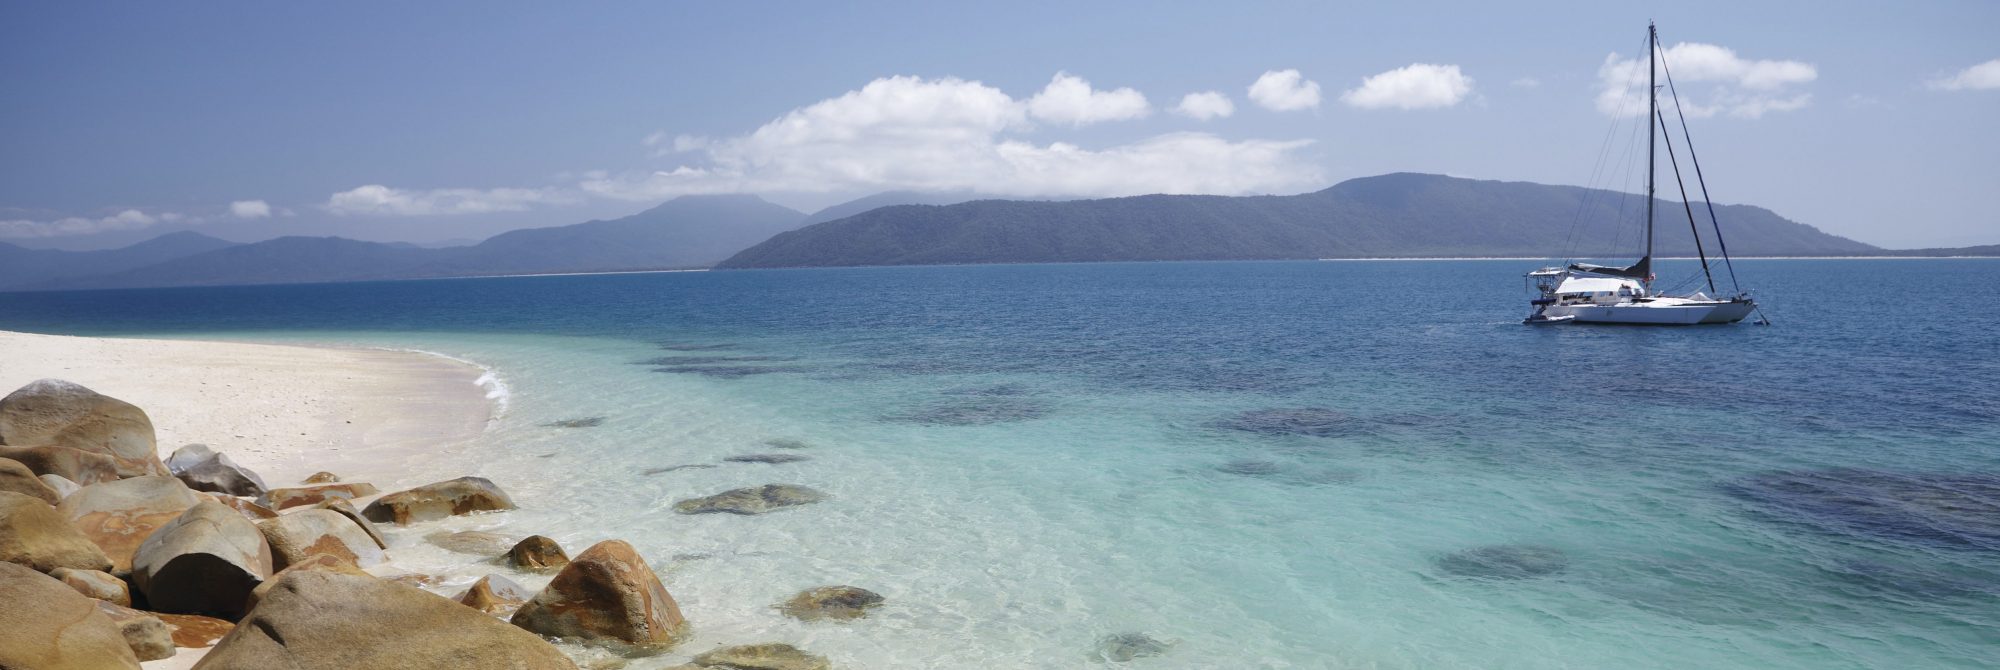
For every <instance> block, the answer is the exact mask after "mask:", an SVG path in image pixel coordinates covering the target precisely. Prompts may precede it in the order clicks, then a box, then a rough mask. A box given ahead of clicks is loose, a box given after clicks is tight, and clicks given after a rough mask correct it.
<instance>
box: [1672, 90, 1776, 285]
mask: <svg viewBox="0 0 2000 670" xmlns="http://www.w3.org/2000/svg"><path fill="white" fill-rule="evenodd" d="M1660 72H1661V73H1663V74H1665V75H1667V91H1668V92H1670V93H1672V94H1673V96H1674V115H1675V116H1677V117H1679V118H1680V121H1681V139H1682V140H1685V141H1686V142H1687V147H1688V160H1689V161H1692V162H1693V163H1694V183H1695V184H1696V185H1698V186H1700V187H1701V204H1702V205H1703V206H1705V207H1707V208H1708V225H1709V227H1710V228H1713V229H1715V244H1716V246H1717V247H1718V248H1720V249H1721V250H1722V266H1723V267H1725V268H1728V269H1729V286H1730V288H1731V289H1733V290H1734V291H1735V292H1736V294H1737V295H1742V294H1743V285H1742V284H1740V283H1738V282H1737V281H1736V262H1735V261H1732V260H1730V258H1729V242H1727V241H1725V240H1723V239H1722V220H1721V219H1718V218H1715V198H1711V197H1709V196H1708V180H1707V179H1704V178H1703V177H1702V176H1701V156H1698V155H1696V154H1695V152H1694V135H1693V134H1692V133H1689V132H1688V119H1687V112H1683V111H1681V92H1680V90H1679V89H1676V88H1674V71H1673V70H1672V69H1671V68H1668V67H1667V55H1666V53H1664V52H1662V53H1661V54H1660ZM1758 316H1763V314H1762V313H1761V312H1760V313H1759V314H1758ZM1767 321H1768V320H1767Z"/></svg>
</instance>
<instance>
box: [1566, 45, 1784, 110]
mask: <svg viewBox="0 0 2000 670" xmlns="http://www.w3.org/2000/svg"><path fill="white" fill-rule="evenodd" d="M1661 55H1662V57H1663V59H1664V61H1665V62H1664V63H1663V64H1662V66H1661V71H1660V85H1662V86H1664V85H1666V73H1667V72H1672V73H1673V77H1674V83H1675V84H1677V85H1683V86H1686V87H1685V88H1683V89H1682V90H1681V91H1680V94H1681V108H1682V109H1683V110H1684V111H1685V112H1687V115H1688V116H1693V117H1708V116H1715V115H1717V114H1727V115H1729V116H1734V117H1739V118H1747V119H1755V118H1759V117H1762V116H1763V115H1765V114H1767V113H1770V112H1788V111H1793V110H1797V109H1800V108H1803V107H1805V106H1807V105H1809V104H1811V103H1812V94H1810V93H1805V92H1800V91H1798V90H1796V89H1797V87H1799V86H1802V85H1804V84H1807V83H1810V82H1812V81H1813V80H1815V79H1818V78H1819V69H1818V68H1816V67H1814V66H1813V65H1812V64H1811V63H1803V62H1799V61H1795V60H1751V59H1747V58H1743V57H1741V56H1738V55H1736V52H1735V51H1733V50H1730V49H1728V48H1724V47H1720V46H1716V45H1713V44H1701V43H1695V42H1683V43H1680V44H1676V45H1674V46H1672V47H1670V48H1667V49H1664V50H1663V51H1662V54H1661ZM1645 67H1646V57H1645V56H1638V57H1635V58H1625V57H1622V56H1619V55H1618V54H1615V53H1614V54H1611V55H1608V56H1605V57H1604V63H1603V65H1601V66H1599V67H1598V69H1597V79H1598V85H1599V89H1598V94H1597V109H1598V111H1601V112H1603V113H1605V114H1611V115H1614V116H1635V115H1643V114H1645V113H1646V71H1645ZM1663 102H1664V100H1663Z"/></svg>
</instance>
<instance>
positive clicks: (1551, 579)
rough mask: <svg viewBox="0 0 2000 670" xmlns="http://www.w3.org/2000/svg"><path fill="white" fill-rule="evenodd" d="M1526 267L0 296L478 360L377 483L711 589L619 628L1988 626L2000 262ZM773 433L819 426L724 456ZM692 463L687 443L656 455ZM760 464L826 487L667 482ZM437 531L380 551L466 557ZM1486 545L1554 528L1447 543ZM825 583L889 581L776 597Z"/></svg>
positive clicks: (53, 308)
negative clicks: (435, 489) (1710, 278)
mask: <svg viewBox="0 0 2000 670" xmlns="http://www.w3.org/2000/svg"><path fill="white" fill-rule="evenodd" d="M1530 265H1532V263H1527V262H1518V261H1435V262H1320V263H1312V262H1305V263H1155V264H1109V265H1063V266H985V267H950V268H884V269H847V270H795V271H748V272H714V273H680V274H651V275H610V276H576V277H542V278H507V279H479V280H443V281H412V282H383V283H361V284H338V285H304V286H275V287H234V288H204V289H169V290H144V291H101V292H77V293H50V294H0V328H7V329H15V330H28V331H37V332H59V333H72V334H115V335H146V336H155V337H160V336H168V337H203V338H234V339H248V340H262V341H307V342H338V343H359V344H367V345H379V346H395V347H410V348H418V349H424V350H430V351H437V352H441V353H445V354H449V355H452V356H458V357H462V358H466V359H470V360H474V361H478V362H480V363H482V364H484V365H487V366H489V367H491V368H493V369H494V370H495V371H496V372H497V374H498V375H499V376H500V377H501V378H503V379H504V380H505V383H506V385H507V388H508V389H509V390H510V392H511V398H510V401H509V406H508V409H507V411H506V413H505V414H504V415H503V416H502V417H501V418H500V420H499V421H498V422H496V424H495V426H494V427H493V428H492V430H491V431H490V432H489V434H488V435H487V436H486V437H485V438H484V439H483V440H482V441H481V443H480V444H479V445H478V446H477V447H476V448H475V450H474V451H475V452H476V453H474V454H472V457H471V458H469V459H468V458H462V457H455V458H450V459H446V458H437V459H431V460H428V461H425V462H420V463H416V464H412V465H411V467H410V476H409V479H410V481H408V482H399V484H400V483H411V484H413V483H421V481H424V480H431V479H439V478H444V477H449V476H456V475H460V474H468V473H476V474H482V475H486V476H489V477H491V478H493V479H495V480H497V481H499V482H500V483H502V485H503V486H505V487H506V488H507V489H509V491H510V492H512V493H513V494H514V496H515V498H516V499H517V500H518V501H519V502H521V503H522V505H523V510H521V511H519V512H515V513H509V514H505V515H496V516H487V517H479V518H476V519H459V520H454V521H452V522H449V523H447V524H445V526H447V527H451V528H493V529H499V530H503V531H507V532H512V533H516V534H525V533H534V532H538V533H544V534H548V535H551V536H553V537H555V538H557V539H558V540H560V541H562V542H563V543H564V545H565V546H568V547H571V548H572V550H574V549H577V548H580V547H582V546H584V545H587V544H589V543H590V542H594V541H596V540H600V539H606V538H614V537H615V538H622V539H626V540H629V541H631V542H633V543H634V544H635V545H637V546H638V547H639V548H640V549H641V550H642V551H643V552H644V553H645V554H646V556H648V557H649V559H651V560H652V562H653V563H654V565H655V567H656V568H657V569H659V570H660V572H661V573H662V574H663V576H664V577H665V578H666V580H667V582H668V587H669V588H670V589H671V590H672V591H673V593H674V595H675V597H676V598H677V599H679V601H680V603H681V606H682V608H683V610H684V611H685V612H686V613H687V616H688V618H689V620H690V621H691V622H692V624H693V625H694V627H695V630H696V638H695V639H694V640H693V641H692V642H690V643H688V644H687V645H685V646H683V647H682V648H681V649H680V650H679V651H677V652H676V653H674V654H669V655H666V656H661V657H657V658H652V659H645V660H642V661H641V662H640V663H639V664H638V666H639V667H653V666H665V665H670V664H672V663H674V662H677V661H678V660H680V659H684V658H685V657H686V654H687V653H691V652H695V651H700V650H702V649H706V648H709V647H712V646H714V645H718V644H739V643H750V642H761V641H786V642H792V643H795V644H799V645H801V646H804V647H806V648H808V649H811V650H813V651H816V652H819V653H823V654H826V655H828V656H830V657H832V659H833V660H834V661H835V663H836V665H838V666H842V667H859V668H967V667H995V668H1063V667H1089V666H1092V665H1097V664H1098V662H1096V661H1092V660H1091V659H1090V654H1091V652H1092V651H1093V650H1094V649H1095V648H1096V646H1097V644H1098V640H1099V639H1100V638H1102V637H1104V636H1107V635H1113V634H1118V633H1125V632H1141V633H1145V634H1147V635H1150V636H1151V637H1153V638H1156V639H1158V640H1161V641H1163V642H1166V643H1168V648H1167V650H1166V652H1165V653H1164V654H1161V655H1159V656H1155V657H1149V658H1140V659H1137V660H1134V661H1131V662H1130V663H1129V667H1146V668H1216V667H1230V668H1239V667H1241V668H1326V667H1331V668H1437V667H1483V668H1556V667H1573V668H1613V667H1616V668H1653V667H1661V668H1668V667H1671V668H1683V667H1703V668H1730V667H1743V668H1850V667H1877V668H1917V667H1925V668H1947V667H1990V666H1992V665H1994V664H1995V663H1996V662H2000V293H1996V292H1994V291H1991V290H1990V289H1992V288H1993V287H1996V286H2000V262H1995V261H1981V260H1896V261H1886V260H1865V261H1858V260H1849V261H1817V260H1784V261H1779V260H1759V261H1743V262H1739V265H1738V269H1739V270H1740V271H1741V272H1742V273H1743V274H1744V275H1745V276H1746V279H1754V280H1755V282H1756V285H1757V287H1758V288H1759V289H1760V290H1759V295H1760V297H1762V298H1763V299H1764V301H1765V302H1766V303H1767V304H1768V305H1769V308H1768V312H1769V314H1770V316H1771V317H1772V319H1773V320H1774V321H1775V322H1776V325H1775V326H1772V327H1759V326H1753V325H1749V324H1741V325H1736V326H1722V327H1698V328H1682V329H1656V328H1615V327H1597V328H1592V327H1572V326H1562V327H1541V328H1536V327H1526V326H1522V325H1520V324H1519V322H1518V321H1519V319H1520V317H1521V316H1522V315H1523V314H1525V312H1526V302H1525V301H1526V297H1527V296H1526V294H1525V292H1524V291H1523V289H1522V281H1521V278H1520V274H1521V273H1522V272H1523V271H1525V270H1526V269H1529V267H1528V266H1530ZM1687 270H1688V268H1686V267H1671V268H1669V271H1665V272H1663V273H1662V274H1663V275H1672V274H1674V273H1676V272H1680V273H1684V272H1686V271H1687ZM663 357H683V358H682V359H674V360H667V361H657V362H653V363H643V364H642V363H641V361H648V360H649V359H656V358H663ZM707 357H729V358H735V359H747V360H721V361H717V360H698V359H702V358H707ZM1273 410H1278V411H1273ZM1294 410H1296V411H1294ZM1246 413H1248V414H1246ZM593 416H602V417H604V418H605V420H604V423H603V424H602V425H600V426H597V427H591V428H552V427H546V426H544V425H543V424H546V423H548V422H551V421H556V420H561V419H573V418H582V417H593ZM773 439H780V440H797V441H799V442H803V443H804V444H805V445H807V446H806V448H804V449H797V450H785V449H780V448H777V447H774V446H772V445H771V444H769V443H768V441H769V440H773ZM794 446H795V445H794ZM773 452H782V453H797V454H801V455H806V456H809V457H811V460H808V461H804V462H798V463H789V464H780V465H763V464H738V463H722V462H721V461H720V459H722V458H723V457H725V456H730V455H739V454H752V453H773ZM687 464H699V465H716V466H717V467H713V468H698V469H681V470H673V471H668V472H657V473H654V474H647V473H648V471H652V470H656V469H660V468H666V467H671V466H676V465H687ZM771 482H778V483H793V484H802V485H807V486H812V487H815V488H818V489H821V490H823V491H826V492H828V493H830V494H831V495H832V498H831V500H829V501H827V502H825V503H821V504H818V505H812V506H807V507H802V508H798V509H793V510H787V511H782V512H778V513H773V514H768V515H764V516H758V517H741V516H729V515H708V516H683V515H678V514H674V513H672V512H671V510H670V506H671V505H672V503H673V502H674V501H676V500H679V499H682V498H686V497H691V496H696V495H707V494H711V493H716V492H719V491H722V490H725V489H729V488H733V487H739V486H749V485H756V484H764V483H771ZM423 532H428V529H423V530H417V531H408V532H406V533H407V534H406V536H404V537H401V538H399V540H398V541H399V543H400V545H399V549H400V550H401V552H402V553H399V554H398V556H399V561H401V562H406V563H414V564H421V565H427V566H433V567H435V566H446V565H448V564H451V563H452V562H453V561H457V560H460V559H456V558H453V557H452V556H451V555H449V554H445V553H443V552H441V551H435V550H430V549H427V548H425V547H424V546H423V545H422V542H421V541H420V540H417V539H415V538H416V537H418V536H420V535H421V533H423ZM1492 546H1501V547H1528V548H1532V549H1530V550H1524V551H1517V552H1514V554H1512V555H1524V554H1532V555H1531V556H1528V558H1535V557H1540V558H1544V559H1548V560H1544V561H1541V562H1528V563H1520V562H1516V563H1507V562H1506V561H1501V563H1502V564H1500V565H1491V564H1488V565H1487V566H1486V567H1485V568H1482V565H1481V564H1479V563H1478V561H1477V560H1474V559H1477V558H1479V557H1482V556H1485V557H1491V556H1494V555H1497V554H1507V552H1506V551H1504V550H1502V551H1488V552H1485V553H1479V552H1475V553H1471V554H1467V553H1462V552H1467V551H1468V550H1475V549H1477V548H1480V547H1492ZM1552 557H1553V558H1552ZM457 567H461V568H468V569H471V570H473V571H474V572H478V571H483V570H486V569H490V568H482V567H476V566H468V565H460V566H457ZM1531 573H1532V574H1531ZM825 584H854V585H858V586H863V587H866V588H870V589H873V590H876V591H878V592H881V593H883V594H885V595H886V596H888V598H889V603H888V605H887V606H886V607H885V608H883V609H882V610H879V611H878V612H877V613H875V614H873V615H871V616H870V617H869V618H867V619H864V620H862V621H858V622H854V623H849V624H805V623H800V622H796V621H792V620H789V619H786V618H784V617H782V616H781V615H780V614H779V613H778V612H777V611H775V610H774V609H772V608H771V605H772V604H773V603H776V602H779V601H781V600H783V599H784V598H786V597H788V596H789V595H790V594H792V593H794V592H796V591H798V590H799V589H802V588H806V587H811V586H817V585H825ZM531 585H532V584H531Z"/></svg>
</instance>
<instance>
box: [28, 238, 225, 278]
mask: <svg viewBox="0 0 2000 670" xmlns="http://www.w3.org/2000/svg"><path fill="white" fill-rule="evenodd" d="M236 244H237V243H235V242H230V241H228V240H222V239H217V238H213V237H209V236H207V235H203V234H200V233H193V232H186V231H182V232H176V233H168V234H165V235H161V236H159V237H155V238H152V239H149V240H146V241H143V242H139V243H137V244H133V245H131V246H128V247H123V248H118V249H105V250H101V251H63V250H59V249H27V248H23V247H19V246H16V245H12V244H7V243H5V242H0V290H4V289H8V288H16V287H21V286H27V285H33V284H41V283H46V282H52V281H59V280H63V279H67V278H72V277H82V276H88V275H95V274H104V273H111V272H122V271H125V270H130V269H134V268H140V267H146V266H150V265H156V264H159V263H164V262H168V261H172V260H174V259H178V258H186V257H188V256H195V255H199V254H204V253H208V252H212V251H215V250H218V249H226V248H229V247H233V246H236Z"/></svg>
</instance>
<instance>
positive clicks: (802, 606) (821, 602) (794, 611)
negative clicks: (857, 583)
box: [778, 586, 883, 621]
mask: <svg viewBox="0 0 2000 670" xmlns="http://www.w3.org/2000/svg"><path fill="white" fill-rule="evenodd" d="M882 600H883V599H882V594H879V593H876V592H874V591H870V590H868V589H864V588H858V587H853V586H822V587H819V588H815V589H806V590H804V591H800V592H799V594H798V595H796V596H792V599H791V600H787V601H785V602H784V603H782V604H780V605H778V610H779V611H782V612H784V613H785V614H787V615H790V616H791V617H792V618H795V619H799V620H801V621H818V620H820V619H835V620H847V619H859V618H861V617H864V616H867V615H868V610H869V609H870V608H874V607H881V606H882Z"/></svg>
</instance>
